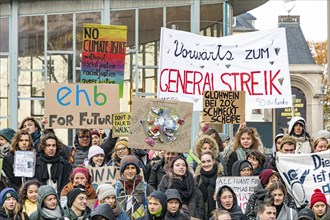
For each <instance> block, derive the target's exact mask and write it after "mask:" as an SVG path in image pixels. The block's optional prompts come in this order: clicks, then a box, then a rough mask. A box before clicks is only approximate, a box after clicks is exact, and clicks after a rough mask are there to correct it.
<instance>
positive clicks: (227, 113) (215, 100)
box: [203, 90, 245, 124]
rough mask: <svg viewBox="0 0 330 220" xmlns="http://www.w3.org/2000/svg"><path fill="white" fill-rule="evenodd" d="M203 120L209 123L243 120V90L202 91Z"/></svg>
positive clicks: (237, 122) (227, 122)
mask: <svg viewBox="0 0 330 220" xmlns="http://www.w3.org/2000/svg"><path fill="white" fill-rule="evenodd" d="M203 120H204V121H205V122H206V123H210V124H241V123H242V122H244V121H245V91H218V90H216V91H204V98H203Z"/></svg>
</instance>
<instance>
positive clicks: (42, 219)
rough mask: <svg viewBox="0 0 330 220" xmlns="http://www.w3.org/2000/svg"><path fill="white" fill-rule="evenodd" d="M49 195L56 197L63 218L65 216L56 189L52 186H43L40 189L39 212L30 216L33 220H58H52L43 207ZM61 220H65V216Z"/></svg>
mask: <svg viewBox="0 0 330 220" xmlns="http://www.w3.org/2000/svg"><path fill="white" fill-rule="evenodd" d="M49 195H56V197H57V207H58V208H59V211H60V212H61V215H62V216H63V215H64V212H63V209H62V207H61V205H60V200H59V198H58V196H57V193H56V191H55V189H54V188H53V187H51V186H48V185H43V186H41V187H39V190H38V206H37V211H35V212H33V213H32V214H31V216H30V219H31V220H57V219H58V218H51V217H50V216H49V215H48V214H47V213H46V212H44V211H43V205H42V204H43V201H44V199H45V198H46V197H47V196H49ZM60 219H64V216H63V218H60Z"/></svg>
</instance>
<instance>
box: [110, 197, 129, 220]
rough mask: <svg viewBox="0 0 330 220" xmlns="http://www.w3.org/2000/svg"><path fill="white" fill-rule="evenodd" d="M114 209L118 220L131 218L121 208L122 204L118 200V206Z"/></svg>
mask: <svg viewBox="0 0 330 220" xmlns="http://www.w3.org/2000/svg"><path fill="white" fill-rule="evenodd" d="M112 211H113V213H114V215H115V219H116V220H129V217H128V215H127V214H126V212H124V210H123V209H122V208H121V206H120V204H119V202H118V201H116V207H115V208H114V209H112Z"/></svg>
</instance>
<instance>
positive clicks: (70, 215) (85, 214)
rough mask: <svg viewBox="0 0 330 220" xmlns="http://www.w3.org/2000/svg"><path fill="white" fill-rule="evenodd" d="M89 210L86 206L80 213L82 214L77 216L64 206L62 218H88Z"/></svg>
mask: <svg viewBox="0 0 330 220" xmlns="http://www.w3.org/2000/svg"><path fill="white" fill-rule="evenodd" d="M90 212H91V210H90V209H89V208H88V207H87V208H86V210H85V211H84V212H83V213H82V216H79V217H78V216H77V215H76V213H74V212H73V211H72V209H71V208H69V207H68V206H65V207H64V219H65V220H89V219H91V218H90Z"/></svg>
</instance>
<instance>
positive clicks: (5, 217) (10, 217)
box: [0, 207, 29, 220]
mask: <svg viewBox="0 0 330 220" xmlns="http://www.w3.org/2000/svg"><path fill="white" fill-rule="evenodd" d="M22 216H24V220H29V216H28V215H27V214H26V213H25V212H23V211H22V210H20V211H19V214H18V215H17V217H16V218H14V214H13V213H12V212H9V214H7V213H6V211H5V208H3V207H1V208H0V220H22V219H23V218H22Z"/></svg>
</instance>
